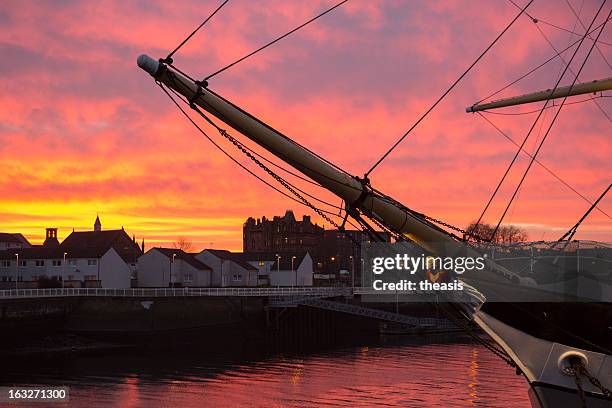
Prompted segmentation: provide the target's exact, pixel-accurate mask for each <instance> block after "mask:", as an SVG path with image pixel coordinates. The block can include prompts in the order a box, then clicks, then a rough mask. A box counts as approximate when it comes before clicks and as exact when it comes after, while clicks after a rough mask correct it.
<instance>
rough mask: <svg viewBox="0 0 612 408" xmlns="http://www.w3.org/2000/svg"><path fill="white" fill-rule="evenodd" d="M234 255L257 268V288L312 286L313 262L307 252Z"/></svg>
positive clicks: (244, 253) (242, 253) (243, 253)
mask: <svg viewBox="0 0 612 408" xmlns="http://www.w3.org/2000/svg"><path fill="white" fill-rule="evenodd" d="M234 255H235V256H238V257H240V259H242V260H243V261H245V262H248V263H249V264H251V265H252V266H254V267H255V268H257V284H258V286H312V284H313V276H314V270H313V262H312V257H311V256H310V254H309V253H308V252H280V253H277V254H273V253H267V252H241V253H235V254H234ZM279 260H280V263H279V262H278V261H279Z"/></svg>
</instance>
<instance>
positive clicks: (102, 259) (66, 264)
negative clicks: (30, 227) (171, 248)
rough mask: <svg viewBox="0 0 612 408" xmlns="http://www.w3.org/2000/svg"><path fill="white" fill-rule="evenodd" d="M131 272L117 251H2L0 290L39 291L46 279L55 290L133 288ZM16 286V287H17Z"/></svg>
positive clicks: (32, 249) (36, 249)
mask: <svg viewBox="0 0 612 408" xmlns="http://www.w3.org/2000/svg"><path fill="white" fill-rule="evenodd" d="M130 277H131V271H130V268H129V267H128V265H127V264H126V263H125V261H124V260H123V259H122V258H121V256H119V254H118V253H117V251H115V249H114V248H112V247H109V248H103V247H97V248H76V249H72V250H71V252H70V253H69V254H68V253H67V252H65V250H64V249H63V248H61V247H59V246H54V247H45V246H34V247H31V248H19V249H14V250H4V251H0V287H1V288H5V289H13V288H15V287H16V286H17V287H18V288H37V287H39V283H40V282H41V281H43V280H44V279H45V278H48V279H50V280H52V281H56V282H57V284H56V285H55V286H64V287H104V288H129V287H130V280H131V279H130ZM15 282H16V286H15Z"/></svg>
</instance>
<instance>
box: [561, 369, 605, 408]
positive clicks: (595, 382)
mask: <svg viewBox="0 0 612 408" xmlns="http://www.w3.org/2000/svg"><path fill="white" fill-rule="evenodd" d="M565 372H566V373H567V374H570V375H573V376H574V383H575V384H576V388H577V389H578V396H579V397H580V401H581V403H582V408H587V403H586V394H585V392H584V389H583V388H582V379H581V378H580V376H581V375H583V376H585V377H586V378H587V379H588V380H589V382H590V383H591V384H592V385H593V387H595V388H597V389H598V390H599V391H601V393H602V394H603V396H604V397H605V398H607V399H608V400H612V392H611V391H610V390H609V389H607V388H606V387H604V385H603V384H602V383H601V381H599V380H598V379H597V378H595V377H594V376H593V375H591V373H589V370H587V368H586V367H585V366H584V363H583V362H582V361H581V360H580V359H576V360H574V361H572V362H571V365H570V367H568V368H566V369H565Z"/></svg>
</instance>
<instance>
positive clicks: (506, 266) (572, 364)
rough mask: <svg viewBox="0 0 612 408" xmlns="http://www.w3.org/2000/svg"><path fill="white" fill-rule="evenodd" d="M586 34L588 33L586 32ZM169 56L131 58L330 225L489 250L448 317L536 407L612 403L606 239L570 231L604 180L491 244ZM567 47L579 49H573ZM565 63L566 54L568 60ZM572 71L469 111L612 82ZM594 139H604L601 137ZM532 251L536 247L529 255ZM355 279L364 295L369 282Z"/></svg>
mask: <svg viewBox="0 0 612 408" xmlns="http://www.w3.org/2000/svg"><path fill="white" fill-rule="evenodd" d="M342 3H344V2H342ZM224 4H225V3H224ZM529 4H531V2H529V3H528V5H529ZM528 5H527V6H528ZM527 6H525V8H523V9H521V10H520V13H519V14H518V15H517V18H518V17H519V16H521V15H522V14H523V13H526V11H525V9H526V8H527ZM217 11H218V10H217ZM328 11H329V10H328ZM215 12H216V11H215ZM213 14H214V13H213ZM611 14H612V10H611V9H610V7H609V5H607V4H606V2H605V1H604V2H603V3H602V5H601V7H600V8H599V11H598V14H597V15H596V16H595V18H593V21H592V22H591V25H590V26H589V27H588V28H587V29H586V33H585V34H584V35H581V38H580V40H578V41H576V43H575V44H577V47H576V51H577V50H578V49H579V48H580V47H583V49H586V50H587V51H588V54H587V56H586V58H585V60H584V61H585V62H586V59H588V57H589V55H590V52H591V51H592V50H593V46H595V45H596V44H597V41H598V39H599V36H600V35H601V33H602V32H603V30H604V28H605V26H606V23H607V22H608V21H609V20H610V17H611ZM606 15H607V17H605V16H606ZM598 17H599V18H600V19H601V18H603V17H605V20H604V22H603V23H600V24H599V25H597V24H596V23H595V22H596V19H597V18H598ZM515 20H516V18H515ZM515 20H513V21H515ZM311 21H312V20H311ZM511 24H512V23H511ZM511 24H510V25H511ZM196 31H197V30H196ZM504 32H505V30H504ZM504 32H502V34H503V33H504ZM502 34H500V36H501V35H502ZM587 37H588V38H589V39H590V40H591V41H590V42H589V41H585V39H587ZM498 38H499V37H498ZM494 43H495V41H494V42H493V44H494ZM270 44H271V43H270ZM270 44H268V45H270ZM493 44H492V45H493ZM489 48H490V47H489ZM487 50H488V49H487ZM175 51H176V50H175ZM585 52H586V51H585ZM483 55H484V53H483ZM171 56H172V54H171V55H169V56H168V57H166V58H161V59H154V58H151V57H149V56H147V55H141V56H140V57H138V60H137V63H138V66H139V67H140V68H141V69H143V70H144V71H146V72H147V73H148V74H150V75H151V76H152V77H153V78H154V79H155V82H156V83H157V85H159V87H160V88H161V89H162V90H163V92H165V93H166V94H167V95H168V96H169V97H170V98H171V99H172V101H173V102H174V103H175V104H176V106H178V107H179V108H180V109H181V111H182V113H183V115H184V116H186V117H187V118H188V119H189V120H190V121H192V123H193V124H194V125H195V126H196V127H197V128H198V129H199V130H200V131H202V129H201V127H200V126H199V125H198V124H197V123H196V122H195V121H194V120H193V119H192V118H191V116H190V115H189V114H188V113H187V111H189V110H190V111H192V112H194V115H196V116H198V117H199V118H200V119H201V120H202V121H203V122H204V123H208V124H209V125H210V126H212V128H214V129H216V131H218V132H219V134H220V135H222V136H223V137H224V138H225V139H227V140H228V141H229V142H230V143H231V144H232V145H234V146H235V147H236V148H237V150H238V151H239V152H240V153H241V154H244V155H245V156H246V157H248V158H249V159H250V160H252V161H254V162H255V163H256V164H257V165H258V166H259V167H260V168H261V169H263V171H264V172H265V173H267V174H268V175H269V176H270V177H271V178H272V180H273V182H274V183H277V185H278V188H279V189H282V191H283V192H284V193H285V194H287V195H289V196H290V197H292V198H294V199H295V200H296V201H298V202H300V203H301V204H303V205H305V206H307V207H309V208H310V209H311V210H312V211H314V212H316V213H317V214H318V215H319V216H321V217H322V218H324V219H325V220H326V221H327V222H329V223H330V224H332V225H335V226H336V227H338V228H339V229H343V228H344V225H345V223H346V222H350V221H352V222H355V223H357V224H359V226H360V227H361V228H362V229H364V230H365V231H369V232H370V233H371V235H372V239H373V240H376V234H377V231H380V230H383V231H386V232H388V233H390V234H393V236H394V237H395V240H396V241H397V242H408V243H409V244H410V245H412V246H416V247H418V248H421V249H422V250H423V251H424V252H426V253H428V254H432V255H436V256H450V257H454V256H458V255H462V256H473V257H485V258H486V268H484V269H483V270H481V271H479V272H477V273H471V274H468V273H465V274H463V275H461V276H460V279H461V280H462V281H463V282H464V283H465V288H466V289H465V290H464V295H465V296H464V297H467V300H466V299H463V300H462V301H461V302H455V303H452V302H448V303H447V304H446V308H447V309H448V314H449V316H451V317H453V318H456V319H463V320H464V321H466V322H470V321H471V322H473V323H475V324H476V325H478V326H479V327H480V328H481V329H482V330H483V331H484V332H485V333H486V334H487V335H488V336H489V337H490V338H491V339H493V341H494V343H491V344H490V347H489V348H490V349H491V351H493V352H495V353H496V354H498V355H499V356H500V357H501V358H503V359H505V360H507V362H508V363H509V364H510V365H511V366H512V367H513V368H514V369H515V370H516V372H517V373H518V374H521V375H523V376H524V377H525V379H526V380H527V381H528V383H529V385H530V398H531V401H532V405H533V406H534V407H540V408H556V407H585V406H586V407H590V408H603V407H612V395H611V394H610V389H612V351H611V349H612V303H610V302H612V273H611V271H610V266H609V265H610V261H609V258H610V251H611V248H610V246H609V245H607V244H599V243H592V244H590V245H589V244H584V243H583V244H582V247H580V245H581V244H580V243H578V241H573V240H572V238H573V236H574V234H575V232H576V230H577V229H578V228H579V226H580V224H581V222H582V221H583V219H584V218H586V217H587V216H588V214H589V213H590V212H591V211H593V210H594V209H595V208H597V204H598V203H599V201H600V200H601V199H602V197H604V196H605V193H607V191H608V190H609V189H610V186H608V188H607V189H606V190H605V191H604V193H603V194H602V195H601V196H600V198H599V200H597V201H595V202H592V205H591V206H590V207H589V208H588V210H587V211H586V213H585V215H584V217H582V218H581V219H580V220H578V222H577V223H576V225H574V226H573V227H572V228H571V229H570V231H568V234H565V235H564V236H563V237H561V239H559V240H558V241H556V242H552V243H544V242H542V243H539V244H532V245H529V246H524V245H523V246H521V245H514V246H510V247H498V246H496V245H494V244H492V242H491V240H492V239H493V236H494V235H495V233H496V231H497V228H496V229H495V231H494V232H493V236H489V237H481V236H478V234H477V233H476V232H474V231H463V230H461V229H458V228H454V227H452V226H451V225H450V224H447V223H444V222H441V221H440V220H437V219H435V218H433V217H430V216H427V215H425V214H423V213H420V212H418V211H416V210H414V209H411V208H410V207H409V206H407V205H405V204H403V203H401V202H399V201H398V200H396V199H394V198H392V197H391V196H389V195H387V194H385V193H383V192H381V191H379V190H378V189H376V188H375V187H374V186H373V185H372V184H371V182H370V180H369V179H368V174H366V175H365V176H358V175H354V174H350V173H349V172H347V171H345V170H343V169H341V168H340V167H338V166H336V165H334V164H333V163H331V162H330V161H328V160H326V159H325V158H323V157H321V156H320V155H318V154H317V153H316V152H313V151H311V150H309V149H308V148H307V147H305V146H302V145H300V144H299V143H297V142H296V141H295V140H292V139H291V138H290V137H288V136H286V135H285V134H283V133H281V132H280V131H278V130H276V129H275V128H274V127H272V126H270V125H269V124H267V123H265V122H264V121H262V120H260V119H258V118H257V117H255V116H254V115H252V114H250V113H249V112H248V111H246V110H245V109H243V108H241V107H239V106H237V105H236V104H234V103H232V102H231V101H230V100H228V99H226V98H224V97H223V96H222V95H220V94H219V93H217V92H215V91H214V90H213V89H211V86H210V84H209V82H210V80H211V77H212V75H211V76H209V77H208V78H206V80H194V79H193V78H191V77H190V76H189V75H188V74H186V73H185V72H183V71H181V70H180V69H179V68H177V67H176V65H175V64H174V61H173V60H172V58H171ZM575 56H576V52H574V55H573V56H572V59H574V57H575ZM477 61H478V60H477ZM477 61H476V62H477ZM571 62H572V60H570V61H569V63H568V64H567V66H566V70H567V69H568V68H569V66H570V63H571ZM472 66H473V65H472ZM582 66H584V63H583V64H582ZM469 69H471V67H470V68H468V71H469ZM566 70H565V71H564V72H563V74H565V73H566ZM466 73H467V71H466ZM579 73H580V71H578V73H577V74H575V75H571V76H570V77H572V79H573V80H570V81H567V82H568V83H561V82H562V78H563V74H562V75H561V76H560V77H559V78H553V80H551V82H552V85H554V86H552V87H551V88H550V89H546V90H542V91H538V92H533V93H529V94H525V95H520V96H516V97H511V98H506V99H500V100H496V101H491V102H483V101H481V102H479V103H476V104H472V105H470V106H469V107H468V108H467V109H466V110H467V112H471V113H478V112H483V111H487V110H493V109H498V108H503V107H507V106H517V105H523V104H532V103H536V102H544V106H543V107H542V108H541V112H543V111H544V110H545V109H550V108H551V107H553V108H558V111H557V115H558V113H559V111H561V109H562V107H563V105H564V104H565V103H566V101H568V98H571V97H573V96H576V95H589V94H594V93H602V92H604V91H607V90H610V89H612V77H611V78H604V79H599V80H595V81H590V82H583V83H580V82H578V81H577V79H578V74H579ZM462 77H463V76H462ZM462 77H460V78H459V79H462ZM451 89H452V87H451V88H449V91H450V90H451ZM443 96H444V95H443ZM555 101H557V102H555ZM438 102H439V100H438ZM436 104H437V102H436ZM436 104H434V105H433V106H432V108H430V110H432V109H433V108H435V105H436ZM553 110H555V109H553ZM428 112H429V111H428ZM541 112H540V113H541ZM424 117H425V115H424V116H423V117H421V118H420V119H419V121H420V120H421V119H423V118H424ZM538 118H539V116H538ZM417 124H418V122H417ZM226 126H227V127H229V128H231V129H234V130H235V131H236V132H238V133H240V134H241V135H244V136H245V137H246V138H248V139H250V140H251V141H252V142H254V143H256V144H257V145H258V146H260V147H261V148H263V149H265V150H266V151H267V152H269V153H270V154H271V155H273V156H274V157H276V158H278V159H280V160H282V161H283V162H284V163H286V164H288V165H289V166H291V167H292V168H293V169H295V170H296V171H297V172H299V173H300V174H301V177H305V178H307V179H308V180H310V181H312V182H313V183H316V184H317V185H318V186H320V187H323V188H325V189H327V190H329V191H330V192H332V193H333V194H334V195H336V196H337V197H339V198H340V199H341V200H342V202H343V203H344V206H343V208H342V210H343V211H344V212H343V214H344V216H343V217H344V220H343V221H342V222H336V221H334V220H333V219H332V218H331V216H330V215H329V214H328V213H327V212H325V211H323V210H321V209H319V208H318V207H317V206H316V204H315V201H314V197H312V196H310V195H308V194H306V193H305V192H303V191H302V190H300V189H298V188H297V187H295V186H294V185H292V184H291V183H289V182H287V181H286V180H285V179H284V178H283V177H282V176H280V175H278V174H277V173H276V172H275V169H274V167H273V166H272V164H271V163H268V162H267V161H265V160H264V159H263V158H262V157H260V156H259V155H258V154H257V153H255V152H253V151H252V150H250V149H249V148H248V147H247V146H246V145H245V144H244V143H242V142H241V141H240V139H239V138H238V137H236V136H234V135H232V134H230V133H229V132H228V131H227V130H226V129H225V127H226ZM415 126H416V125H415ZM534 126H535V125H534ZM551 127H552V123H551ZM549 130H550V129H549ZM202 132H203V131H202ZM203 133H204V132H203ZM602 137H607V138H608V139H609V135H607V136H606V135H602ZM540 146H541V145H540ZM394 147H395V146H394ZM522 152H523V145H521V146H519V150H518V151H517V155H519V154H521V153H522ZM536 156H537V152H536V153H534V154H533V155H529V157H531V162H530V166H531V164H532V163H533V162H534V161H536V160H537V159H536ZM383 158H384V157H383ZM377 164H378V163H377ZM528 170H529V168H528V169H527V171H528ZM526 174H527V172H525V175H524V176H523V179H524V177H525V176H526ZM521 182H522V180H521ZM518 187H520V185H519V186H518ZM517 190H518V188H517ZM513 198H514V197H513ZM349 220H350V221H349ZM500 224H501V220H500ZM498 227H499V224H498ZM534 251H535V252H536V253H537V254H540V255H539V256H536V257H534V256H533V253H534ZM580 251H582V253H583V256H585V255H584V254H587V255H586V256H587V257H586V258H584V259H589V260H591V261H592V262H593V263H595V260H596V261H597V262H598V264H597V265H598V268H599V269H597V268H596V269H597V270H596V271H595V272H589V273H586V272H585V271H587V270H588V269H586V268H582V269H581V268H577V269H575V270H572V272H571V273H568V264H569V263H570V261H568V259H573V260H574V261H572V262H575V261H576V260H579V259H581V258H580V256H579V253H580ZM516 254H523V255H524V257H523V258H525V259H528V261H527V262H524V263H522V264H521V263H516V262H514V263H513V262H512V259H516V258H517V257H516V256H512V255H516ZM525 254H527V255H525ZM530 254H531V256H530ZM534 269H536V270H538V271H541V273H540V274H537V276H543V277H545V278H542V279H539V278H537V277H536V278H534V276H536V275H534V273H533V271H534ZM362 289H363V290H364V293H365V292H367V289H368V288H362ZM356 293H357V291H356ZM466 327H467V326H466ZM466 330H469V329H468V328H466Z"/></svg>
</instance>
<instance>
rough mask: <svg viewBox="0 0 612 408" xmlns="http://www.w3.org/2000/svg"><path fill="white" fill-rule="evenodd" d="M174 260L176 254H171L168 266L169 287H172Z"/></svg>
mask: <svg viewBox="0 0 612 408" xmlns="http://www.w3.org/2000/svg"><path fill="white" fill-rule="evenodd" d="M174 258H176V254H172V263H171V264H170V280H169V282H168V284H169V285H170V287H172V286H173V284H172V283H173V282H172V277H173V276H174Z"/></svg>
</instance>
